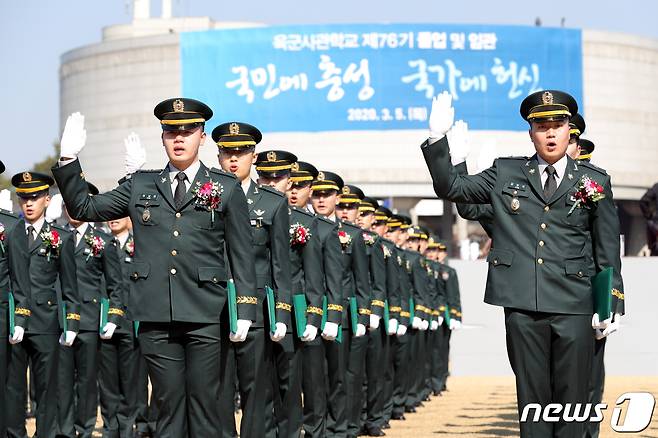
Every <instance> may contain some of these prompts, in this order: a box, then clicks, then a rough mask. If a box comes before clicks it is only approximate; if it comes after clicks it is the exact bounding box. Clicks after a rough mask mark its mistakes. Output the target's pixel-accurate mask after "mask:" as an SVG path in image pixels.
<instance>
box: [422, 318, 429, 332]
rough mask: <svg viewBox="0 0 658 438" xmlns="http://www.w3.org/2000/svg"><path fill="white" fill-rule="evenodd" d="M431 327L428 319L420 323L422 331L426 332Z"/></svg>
mask: <svg viewBox="0 0 658 438" xmlns="http://www.w3.org/2000/svg"><path fill="white" fill-rule="evenodd" d="M429 327H430V323H429V321H427V320H426V319H423V322H421V323H420V330H421V331H423V332H424V331H425V330H427V329H428V328H429Z"/></svg>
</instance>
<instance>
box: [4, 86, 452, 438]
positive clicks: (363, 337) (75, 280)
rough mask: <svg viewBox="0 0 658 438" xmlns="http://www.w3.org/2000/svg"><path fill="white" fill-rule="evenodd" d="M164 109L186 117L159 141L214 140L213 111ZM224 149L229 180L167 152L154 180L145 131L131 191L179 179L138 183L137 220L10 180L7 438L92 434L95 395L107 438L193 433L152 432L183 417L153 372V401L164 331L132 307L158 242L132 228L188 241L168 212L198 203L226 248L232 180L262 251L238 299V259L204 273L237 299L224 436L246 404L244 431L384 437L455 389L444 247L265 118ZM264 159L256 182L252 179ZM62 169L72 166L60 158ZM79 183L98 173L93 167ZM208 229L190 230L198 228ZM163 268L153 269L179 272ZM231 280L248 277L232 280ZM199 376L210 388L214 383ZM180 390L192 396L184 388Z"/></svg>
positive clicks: (131, 150) (131, 143) (237, 131)
mask: <svg viewBox="0 0 658 438" xmlns="http://www.w3.org/2000/svg"><path fill="white" fill-rule="evenodd" d="M163 105H167V106H171V109H170V111H166V112H171V113H173V114H174V115H180V114H185V117H184V118H182V119H181V118H180V117H178V118H174V119H173V120H176V122H171V124H170V125H167V124H165V123H164V121H165V120H167V118H166V117H165V116H160V114H158V111H157V110H158V108H156V116H159V118H161V120H163V127H164V128H165V129H164V131H163V141H165V137H166V136H173V137H174V138H175V137H179V138H180V137H183V138H185V137H188V136H189V135H190V133H191V132H197V133H198V132H201V135H202V136H203V137H204V138H205V133H203V125H204V123H203V122H204V121H205V120H207V119H208V118H209V114H208V111H209V109H206V107H205V105H203V104H201V103H200V102H197V101H193V100H191V99H182V98H181V99H171V100H168V101H165V102H164V103H163ZM181 108H184V109H181ZM188 111H189V112H188ZM190 112H191V113H192V114H191V113H190ZM210 114H211V113H210ZM199 115H200V116H199ZM194 116H197V117H194ZM76 117H77V118H78V119H77V120H78V121H82V120H83V119H82V118H81V116H79V115H77V114H76V115H73V116H71V117H70V118H69V121H68V122H67V128H66V129H65V132H64V136H63V138H62V141H63V143H64V144H65V145H66V144H69V143H71V142H75V140H76V139H75V135H72V134H71V131H74V134H75V127H76ZM199 117H201V118H199ZM190 119H192V121H190ZM172 126H173V128H174V129H166V128H170V127H172ZM82 132H83V134H80V135H79V137H84V131H82ZM67 135H68V137H67ZM72 138H73V139H72ZM213 139H214V140H215V142H216V143H217V144H218V146H219V164H220V166H221V168H222V170H219V169H214V168H213V169H207V168H205V166H203V164H201V166H199V165H198V164H197V165H196V168H195V169H197V170H194V171H193V172H192V174H188V177H187V178H185V177H180V176H179V175H178V174H181V173H183V172H180V171H178V172H177V173H178V174H176V173H171V172H172V164H173V160H171V159H170V164H169V172H170V173H171V179H168V178H167V176H169V173H162V172H164V171H157V173H155V172H154V171H148V170H141V167H142V166H143V164H144V161H145V154H144V150H143V149H142V147H141V145H140V144H139V138H138V137H136V135H131V136H129V137H128V138H127V139H126V141H125V143H126V171H127V173H128V175H127V176H126V177H124V178H122V180H121V181H119V183H120V184H121V185H122V186H123V185H125V184H130V183H131V180H132V184H134V185H135V184H137V182H138V178H137V176H141V175H155V176H156V177H157V178H158V179H160V175H165V176H164V177H162V179H161V181H160V182H161V183H163V184H166V187H165V188H164V189H165V190H167V189H169V188H170V187H171V188H170V189H169V192H168V193H162V192H159V191H158V190H152V188H144V189H143V190H139V191H133V193H132V195H131V200H130V201H129V202H130V203H132V204H134V205H136V206H137V211H136V216H135V214H133V212H132V211H131V212H130V214H128V215H124V216H126V217H118V215H117V214H115V215H114V216H113V217H112V218H111V220H106V221H102V222H101V221H95V222H92V221H82V220H78V219H74V217H81V215H80V214H79V213H78V212H77V211H76V212H75V214H74V213H73V210H71V203H70V202H68V201H69V199H68V198H67V194H66V193H65V192H66V190H67V189H68V187H67V186H66V185H65V184H61V183H60V190H61V191H62V194H63V195H64V199H65V200H66V201H67V204H68V206H69V209H67V208H66V205H64V203H63V202H62V199H61V195H59V194H57V195H55V196H54V197H53V198H52V199H51V196H50V195H51V193H50V191H51V190H52V189H51V186H53V185H54V184H55V181H54V180H53V178H51V176H49V175H45V174H41V173H36V172H21V173H18V174H16V175H14V177H13V178H12V184H13V185H14V186H15V187H16V194H17V196H18V200H19V205H20V211H19V214H14V213H11V212H10V211H4V210H3V211H2V212H1V213H0V227H1V236H2V238H1V241H0V242H1V243H2V247H1V248H0V255H1V256H2V258H1V259H0V260H1V265H0V267H1V270H0V286H1V290H2V312H1V313H2V324H1V327H2V339H4V340H5V342H3V343H2V361H1V362H0V363H1V364H2V376H1V377H2V379H3V381H5V382H7V384H6V385H0V386H1V387H2V393H1V394H0V396H1V397H2V406H3V409H2V410H0V436H5V430H6V434H7V436H9V437H21V438H22V437H25V436H27V435H26V422H25V420H26V417H27V416H30V415H34V416H35V417H36V429H37V435H38V436H39V438H43V437H51V436H52V437H75V436H80V437H90V436H91V434H92V431H93V430H94V429H95V425H96V420H97V418H96V417H97V407H98V404H99V402H100V413H101V418H102V423H103V426H102V431H103V436H104V437H122V438H123V437H133V436H163V437H164V436H181V435H169V434H168V433H167V432H166V428H164V427H163V426H160V425H156V419H159V418H163V417H166V416H167V415H172V414H171V413H170V412H165V411H168V410H170V409H171V405H169V404H168V402H167V400H166V397H167V394H166V393H162V392H159V390H158V388H159V387H158V386H157V385H158V382H157V377H156V378H155V379H154V376H153V375H151V380H152V381H153V383H154V392H153V395H151V397H150V401H149V391H148V380H149V374H152V372H153V371H152V368H151V364H150V363H149V362H150V361H149V357H148V356H149V355H148V354H146V353H145V352H144V351H141V350H145V347H143V346H142V343H143V342H146V341H142V336H144V335H143V333H148V329H147V328H146V327H150V326H149V325H148V322H147V321H145V320H143V321H141V325H142V329H141V330H140V321H138V320H137V317H138V315H139V314H140V313H139V312H135V311H133V309H132V308H131V304H132V303H134V302H135V301H137V300H135V299H134V297H131V296H130V295H135V294H141V293H143V292H144V291H143V290H142V288H147V286H145V285H143V284H142V285H141V286H140V285H139V279H140V278H141V277H146V276H148V275H149V272H148V269H147V271H146V272H142V270H141V268H140V267H141V266H142V265H143V263H141V262H139V261H138V260H140V258H139V255H140V252H144V249H143V246H144V245H152V244H153V243H154V242H152V241H150V240H144V239H143V238H142V240H140V238H139V237H137V238H135V236H133V229H134V224H135V223H136V222H138V223H139V224H140V225H141V226H145V227H152V228H159V227H168V228H167V230H166V233H167V234H168V235H171V234H170V233H171V232H172V230H173V235H174V236H177V235H178V233H179V231H176V229H175V228H176V227H175V226H171V225H170V224H169V223H168V222H167V219H165V216H164V214H163V213H162V209H163V208H164V207H165V205H164V204H165V203H166V202H171V203H172V211H176V213H175V215H173V214H172V216H175V217H176V218H178V219H182V217H183V216H184V215H185V214H186V211H185V202H186V201H185V199H184V198H185V197H188V200H187V202H189V201H190V200H192V202H191V204H192V205H193V207H192V208H193V209H194V210H195V211H198V210H205V211H204V212H203V213H202V214H203V221H205V222H204V225H205V226H206V227H208V226H209V227H210V228H212V227H214V226H215V225H216V224H221V223H222V222H223V223H224V224H225V227H226V241H227V242H226V245H227V246H228V245H229V244H232V242H229V234H230V233H231V232H232V231H234V230H230V229H229V226H230V222H229V220H228V219H227V218H226V217H223V216H222V215H221V214H220V211H222V207H223V205H222V204H223V203H224V202H228V201H227V200H226V197H227V196H228V193H227V192H229V190H228V187H226V186H225V185H223V184H221V183H220V182H223V181H229V182H231V183H233V182H234V181H236V180H237V186H238V187H240V188H242V190H241V193H242V194H244V197H241V199H240V202H241V203H242V204H243V207H244V209H245V210H248V216H247V215H244V217H242V218H241V219H243V220H244V221H245V225H246V227H247V228H248V229H251V239H249V240H250V243H251V245H248V246H247V247H246V248H247V249H248V250H250V251H252V253H253V256H251V257H254V258H253V259H251V262H250V263H252V264H253V265H254V269H255V274H256V275H255V284H256V286H257V287H256V290H257V291H258V293H257V294H255V293H254V292H256V291H255V290H253V291H244V290H239V291H238V293H237V295H236V294H235V289H233V287H234V284H238V283H239V279H238V277H237V276H238V275H240V274H241V272H239V267H238V266H236V260H237V259H235V258H231V255H230V254H228V255H229V261H230V263H228V266H227V267H226V268H225V270H226V271H228V272H219V271H214V270H212V269H209V270H208V272H207V273H206V274H204V273H203V271H202V268H199V271H198V272H199V278H197V279H195V280H198V281H199V284H201V282H205V281H208V282H210V283H214V284H215V285H219V286H220V287H218V288H217V289H213V291H214V292H215V293H217V294H220V293H222V294H224V296H225V297H226V303H227V304H226V306H225V307H224V312H223V313H222V314H221V318H220V315H219V314H218V315H217V317H216V319H217V322H220V324H219V325H221V327H222V331H221V336H220V338H221V340H220V343H221V345H222V347H221V353H220V354H219V355H217V357H216V361H215V363H214V364H213V366H214V367H216V368H221V369H222V371H221V376H222V378H221V384H220V385H219V388H218V391H219V394H217V398H218V399H219V400H218V402H217V405H216V408H217V412H216V417H217V418H218V419H219V420H220V421H218V422H217V424H219V425H220V428H221V431H217V432H215V434H213V435H212V436H223V437H234V436H237V430H236V429H237V428H236V424H235V419H234V415H233V414H234V412H235V410H237V409H241V410H242V426H241V428H240V429H241V430H240V436H241V437H258V438H261V437H266V436H272V437H276V436H280V437H299V436H300V434H301V433H302V430H303V431H304V434H305V436H307V437H328V436H357V435H372V436H382V435H385V432H384V429H387V428H389V427H390V424H389V422H390V421H391V420H399V421H402V420H405V414H408V413H411V412H415V411H416V408H418V407H419V406H422V405H423V402H424V401H427V400H429V397H430V396H431V395H434V396H440V395H441V393H442V391H444V390H446V379H447V377H448V374H449V373H448V352H449V341H450V333H451V331H452V330H456V329H459V328H460V326H461V316H462V314H461V306H460V296H459V285H458V280H457V275H456V272H455V270H454V269H453V268H451V267H450V266H449V265H448V264H447V257H446V256H447V251H446V250H447V248H446V245H445V244H444V242H441V241H439V240H438V239H437V238H436V237H435V236H433V235H431V233H430V231H429V230H428V229H426V228H425V227H422V226H418V225H414V224H412V221H411V219H410V218H409V217H408V216H405V215H402V214H393V212H392V211H391V210H389V209H388V208H386V207H385V206H383V205H379V203H378V201H377V200H376V199H374V198H372V197H367V196H365V195H364V193H363V192H362V191H361V190H360V189H359V188H358V187H356V186H354V185H347V184H344V182H343V180H342V179H341V178H340V176H338V175H337V174H335V173H333V172H329V171H318V170H317V169H316V168H315V167H314V166H313V165H311V164H310V163H306V162H302V161H298V160H297V157H296V156H295V155H293V154H292V153H289V152H286V151H282V150H269V151H262V152H260V153H256V151H255V146H256V144H257V143H258V142H259V141H260V139H261V134H260V132H259V131H258V130H257V129H256V128H255V127H253V126H251V125H248V124H246V123H240V122H233V123H228V124H224V125H220V126H219V127H217V129H215V131H214V132H213ZM185 141H187V140H183V142H185ZM82 142H83V143H84V141H82ZM165 146H166V143H165ZM195 153H196V152H195ZM64 154H65V151H63V152H62V156H63V157H64V156H65V155H64ZM252 165H255V168H256V172H257V174H258V179H257V181H253V180H252V179H251V176H250V175H251V170H252V169H251V168H252ZM59 167H60V168H66V167H67V165H65V164H64V163H63V159H62V160H60V163H59ZM70 167H73V166H70ZM192 168H194V165H193V166H192ZM178 169H180V168H178ZM2 170H4V165H3V166H2ZM203 172H205V173H204V175H202V178H198V176H199V175H201V174H202V173H203ZM55 173H56V172H55ZM197 173H198V174H197ZM77 174H79V177H78V178H79V179H81V180H84V174H83V173H82V172H80V171H78V172H77ZM214 176H221V177H222V178H223V179H222V178H217V179H215V178H214ZM208 177H209V178H208ZM218 181H219V182H218ZM58 182H59V181H58ZM177 183H178V184H177ZM84 187H85V189H86V190H88V195H89V196H91V197H102V196H104V195H99V191H98V189H97V188H96V187H95V186H94V185H93V184H91V183H89V182H87V181H84ZM236 196H237V195H232V197H233V198H236ZM172 198H173V199H172ZM74 208H75V207H74ZM223 208H224V210H227V207H226V206H224V207H223ZM231 208H233V207H232V206H231ZM69 210H71V213H69ZM211 210H216V211H211ZM131 217H132V221H131ZM206 222H207V223H206ZM158 225H159V227H158ZM197 225H198V224H197ZM202 228H203V227H201V228H200V229H196V230H191V231H189V232H190V233H194V232H197V233H200V234H201V233H204V230H203V229H202ZM180 232H181V233H183V232H184V231H180ZM138 233H139V231H138ZM201 238H202V239H207V236H206V237H203V236H202V237H201ZM219 243H220V244H221V247H222V248H221V251H225V249H224V248H223V246H224V245H223V242H219ZM215 244H217V242H216V243H215ZM233 246H235V245H233ZM249 246H251V248H249ZM167 251H168V252H169V254H167V255H168V256H170V257H171V258H172V260H174V263H175V262H178V261H180V263H186V262H189V263H192V261H191V260H190V259H189V257H190V254H191V253H193V252H194V251H195V249H194V248H193V247H185V246H183V245H182V244H181V246H179V247H177V248H172V249H170V250H169V249H168V250H167ZM233 251H235V249H233ZM186 258H188V259H187V260H185V259H186ZM141 260H144V259H141ZM246 260H249V259H246ZM254 260H255V262H254ZM150 262H151V264H150V271H151V275H153V272H154V271H158V270H161V271H165V273H166V274H169V275H171V276H173V275H175V274H176V269H178V270H182V268H181V267H180V266H178V267H172V265H167V266H160V265H156V264H154V260H150ZM247 263H249V262H247ZM196 268H197V266H194V269H196ZM204 275H205V276H207V278H205V277H204ZM231 276H232V277H234V278H235V283H234V282H233V280H229V281H227V279H229V278H231ZM172 281H173V279H172ZM131 286H132V290H131ZM231 291H233V293H231ZM270 291H271V292H270ZM187 292H188V293H189V295H192V296H193V295H194V294H195V291H194V290H189V291H187ZM160 293H161V294H165V295H166V294H167V291H166V289H165V290H161V291H160ZM154 296H156V297H157V298H155V300H159V301H166V300H168V299H169V300H171V302H170V304H169V306H167V307H168V310H169V307H170V308H171V310H170V312H171V314H174V316H172V317H170V320H173V319H175V314H176V310H175V309H176V306H177V303H176V302H174V301H175V300H176V297H175V296H173V295H172V296H170V297H167V296H157V295H154ZM138 302H139V301H138ZM140 303H141V304H142V305H144V306H157V304H156V302H154V301H151V302H149V301H141V302H140ZM253 304H256V306H254V307H256V308H258V309H259V310H258V312H256V313H257V316H256V317H253V318H251V321H250V322H248V324H247V330H248V333H249V336H247V335H246V334H244V333H243V336H242V338H240V332H241V330H242V331H243V332H244V329H243V328H242V326H243V325H244V318H242V317H241V313H240V311H239V309H240V306H244V305H253ZM261 309H262V312H261ZM183 313H184V312H183V311H180V312H179V315H180V314H183ZM193 318H194V315H192V319H188V321H193ZM147 319H148V318H147ZM182 319H183V320H185V319H186V318H182ZM200 322H204V320H203V319H200ZM241 325H242V326H241ZM226 338H229V339H230V340H231V341H234V342H227V341H225V339H226ZM7 341H8V342H7ZM5 365H6V366H5ZM165 366H166V365H165ZM187 366H188V367H189V366H190V365H189V364H188V365H187ZM28 369H29V379H26V375H27V370H28ZM194 378H196V379H199V380H201V381H202V382H203V379H204V375H196V376H194ZM176 389H178V390H179V391H180V392H182V393H183V394H185V388H174V390H176ZM236 394H237V395H238V396H237V397H236ZM302 396H303V398H302ZM302 399H303V401H304V402H303V403H302ZM28 400H29V403H28ZM188 403H190V404H191V402H188ZM26 405H27V406H28V408H27V412H26ZM4 406H6V409H5V408H4ZM187 409H190V406H189V405H188V407H187ZM184 415H185V414H184ZM161 421H162V420H158V421H157V423H158V424H159V423H160V422H161ZM174 421H176V420H174ZM190 422H191V420H190ZM185 427H186V428H187V429H188V430H191V429H192V428H193V426H192V425H191V424H190V425H189V426H187V425H186V426H185ZM190 436H207V435H203V434H200V435H194V434H192V433H191V432H190Z"/></svg>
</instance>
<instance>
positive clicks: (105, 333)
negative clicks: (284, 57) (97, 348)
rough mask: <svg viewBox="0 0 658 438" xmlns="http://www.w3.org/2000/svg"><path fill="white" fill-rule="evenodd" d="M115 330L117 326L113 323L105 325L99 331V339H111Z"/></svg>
mask: <svg viewBox="0 0 658 438" xmlns="http://www.w3.org/2000/svg"><path fill="white" fill-rule="evenodd" d="M116 329H117V325H116V324H115V323H113V322H108V323H107V324H105V327H103V330H102V331H101V339H106V340H107V339H112V335H113V334H114V331H115V330H116Z"/></svg>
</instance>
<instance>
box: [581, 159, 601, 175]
mask: <svg viewBox="0 0 658 438" xmlns="http://www.w3.org/2000/svg"><path fill="white" fill-rule="evenodd" d="M576 163H577V164H578V166H582V167H585V168H587V169H592V170H595V171H597V172H599V173H600V174H602V175H607V174H608V172H606V171H605V169H603V168H601V167H599V166H597V165H595V164H592V162H591V161H576Z"/></svg>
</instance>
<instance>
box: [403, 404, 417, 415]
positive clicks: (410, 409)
mask: <svg viewBox="0 0 658 438" xmlns="http://www.w3.org/2000/svg"><path fill="white" fill-rule="evenodd" d="M404 412H406V413H408V414H413V413H414V412H416V408H415V407H413V406H405V407H404Z"/></svg>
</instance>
